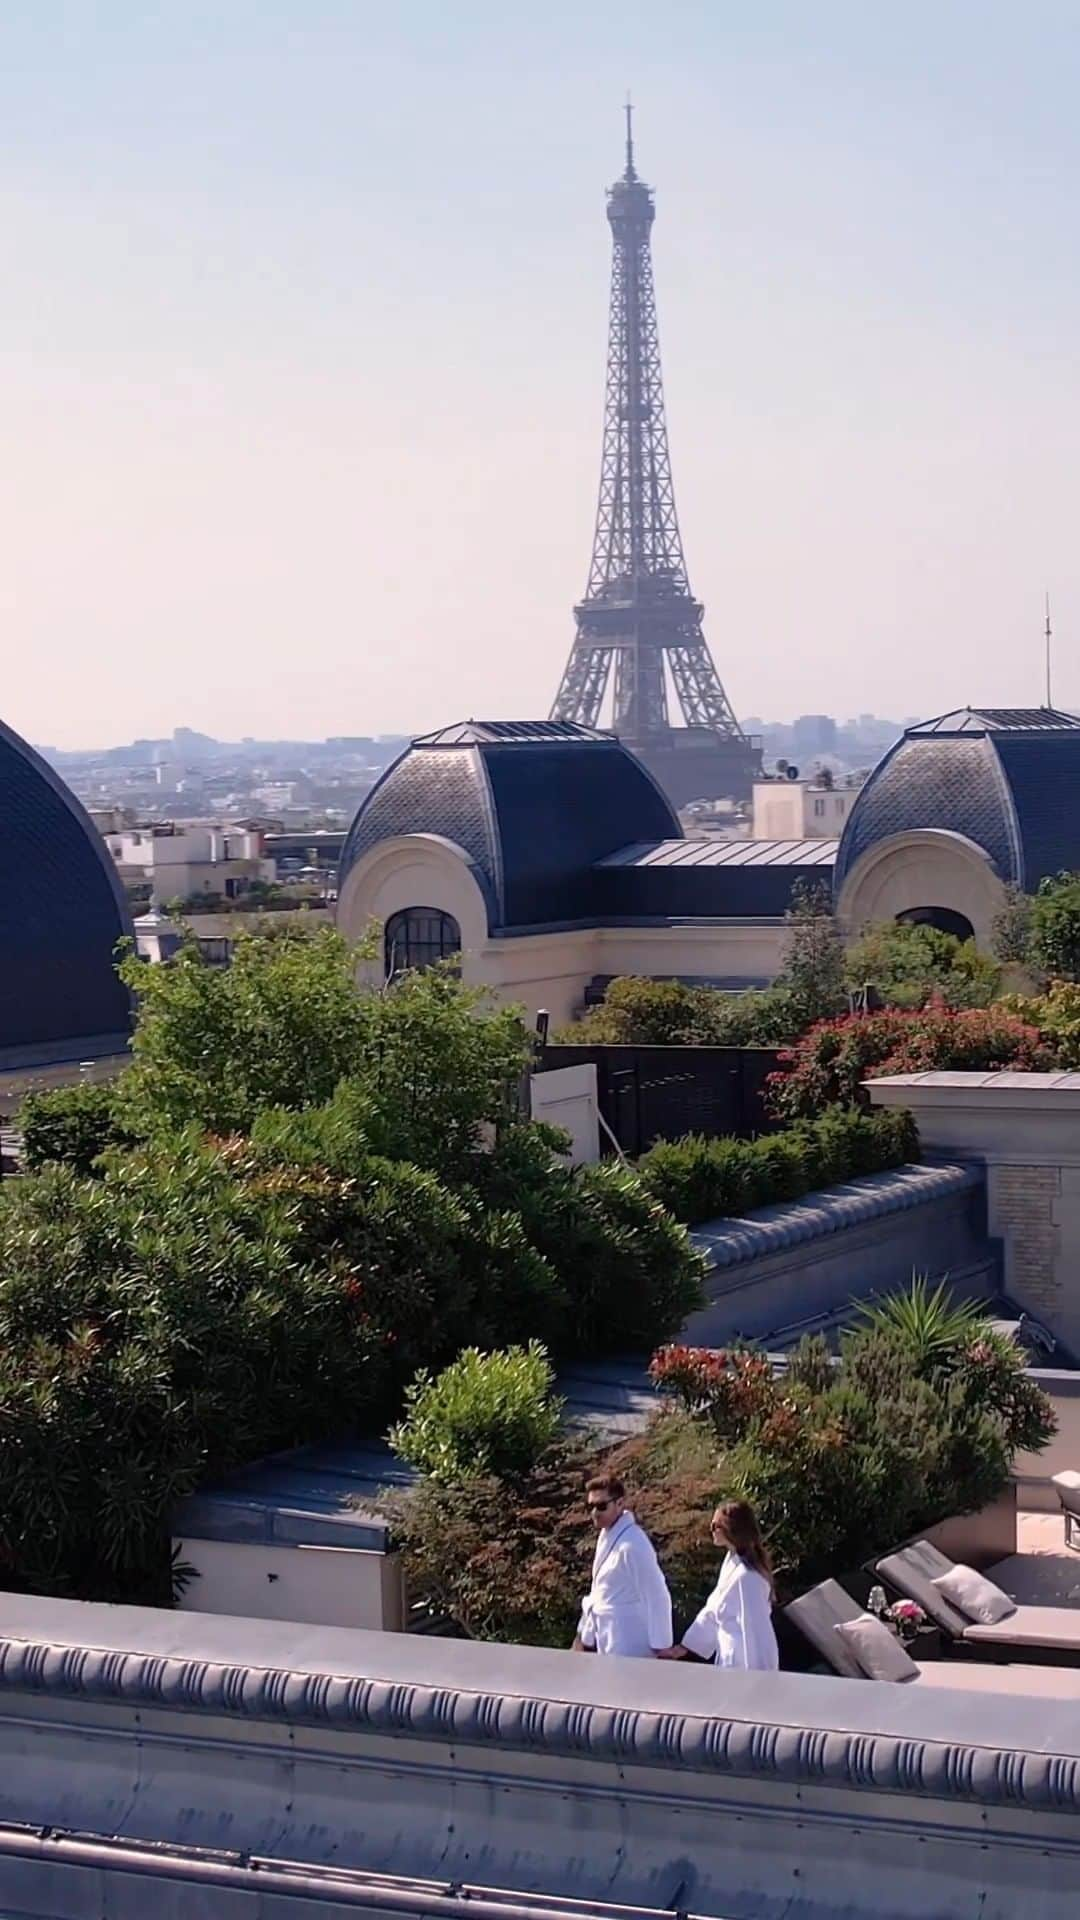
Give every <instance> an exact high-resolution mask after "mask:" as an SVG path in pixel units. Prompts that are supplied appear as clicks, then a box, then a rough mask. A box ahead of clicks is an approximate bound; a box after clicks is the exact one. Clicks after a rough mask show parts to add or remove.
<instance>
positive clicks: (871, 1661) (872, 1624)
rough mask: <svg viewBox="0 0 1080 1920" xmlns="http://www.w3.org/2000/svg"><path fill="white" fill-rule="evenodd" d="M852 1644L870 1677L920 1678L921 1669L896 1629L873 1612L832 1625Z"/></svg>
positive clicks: (856, 1656)
mask: <svg viewBox="0 0 1080 1920" xmlns="http://www.w3.org/2000/svg"><path fill="white" fill-rule="evenodd" d="M833 1630H834V1632H835V1633H836V1634H837V1635H838V1637H839V1638H840V1639H841V1640H843V1641H844V1642H845V1644H846V1645H847V1646H849V1647H850V1648H851V1651H852V1653H853V1654H854V1655H855V1658H856V1660H857V1661H858V1663H859V1666H860V1667H861V1669H862V1671H863V1673H864V1674H865V1676H866V1678H867V1679H868V1680H917V1679H918V1677H919V1669H918V1667H917V1666H916V1665H915V1662H914V1660H913V1659H912V1658H911V1655H910V1654H909V1653H908V1652H906V1651H905V1649H904V1648H903V1647H902V1646H901V1645H900V1642H899V1640H898V1639H897V1638H896V1635H895V1634H894V1633H890V1632H889V1629H888V1627H886V1626H885V1625H883V1623H882V1622H881V1621H880V1620H875V1618H874V1616H873V1614H872V1613H860V1614H859V1616H858V1619H856V1620H841V1621H838V1623H837V1625H836V1627H835V1628H834V1629H833Z"/></svg>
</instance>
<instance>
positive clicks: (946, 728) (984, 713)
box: [905, 707, 1080, 734]
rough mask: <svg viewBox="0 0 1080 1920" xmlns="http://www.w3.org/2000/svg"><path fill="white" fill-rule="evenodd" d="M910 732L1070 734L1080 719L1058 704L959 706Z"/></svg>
mask: <svg viewBox="0 0 1080 1920" xmlns="http://www.w3.org/2000/svg"><path fill="white" fill-rule="evenodd" d="M905 731H906V732H907V733H908V734H926V733H944V734H947V733H1068V732H1077V731H1080V719H1078V718H1077V716H1076V715H1075V714H1073V713H1063V712H1062V711H1061V710H1060V709H1059V708H1057V707H955V708H954V709H953V711H952V712H951V713H942V714H939V715H938V717H937V719H936V720H923V721H921V722H920V723H919V725H918V726H916V727H908V728H906V729H905Z"/></svg>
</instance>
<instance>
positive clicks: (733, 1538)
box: [713, 1500, 773, 1592]
mask: <svg viewBox="0 0 1080 1920" xmlns="http://www.w3.org/2000/svg"><path fill="white" fill-rule="evenodd" d="M713 1517H714V1519H716V1520H719V1522H720V1525H721V1526H722V1527H723V1529H724V1532H725V1534H726V1535H727V1537H728V1539H729V1540H730V1542H731V1546H732V1549H733V1551H734V1552H735V1553H737V1554H738V1556H739V1559H740V1560H745V1561H746V1564H747V1566H748V1567H753V1569H754V1572H755V1573H760V1575H761V1577H762V1579H763V1580H767V1581H768V1583H769V1590H770V1592H771V1591H772V1587H773V1570H772V1561H771V1560H770V1559H769V1549H768V1547H767V1546H766V1545H765V1542H764V1540H763V1539H762V1537H761V1528H760V1527H759V1526H758V1523H757V1514H756V1513H755V1512H754V1509H753V1507H752V1506H751V1505H750V1503H749V1501H748V1500H725V1501H724V1502H723V1504H722V1505H721V1506H719V1507H717V1509H716V1513H715V1515H714V1516H713Z"/></svg>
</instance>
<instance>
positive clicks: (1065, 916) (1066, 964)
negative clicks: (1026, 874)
mask: <svg viewBox="0 0 1080 1920" xmlns="http://www.w3.org/2000/svg"><path fill="white" fill-rule="evenodd" d="M1027 945H1028V950H1027V956H1026V957H1027V959H1028V960H1029V961H1030V964H1031V965H1032V966H1033V967H1034V968H1035V969H1036V970H1037V971H1038V972H1039V973H1042V974H1045V975H1048V976H1049V977H1050V978H1051V979H1054V980H1069V981H1073V980H1080V873H1058V874H1054V875H1050V874H1048V875H1046V876H1045V877H1044V878H1043V879H1042V880H1040V882H1039V887H1038V891H1037V892H1036V894H1035V897H1034V899H1033V900H1032V901H1031V902H1030V911H1029V917H1028V928H1027Z"/></svg>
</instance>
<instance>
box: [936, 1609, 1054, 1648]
mask: <svg viewBox="0 0 1080 1920" xmlns="http://www.w3.org/2000/svg"><path fill="white" fill-rule="evenodd" d="M964 1639H965V1640H970V1641H972V1643H981V1642H983V1641H985V1642H987V1643H988V1644H993V1645H994V1646H997V1647H1004V1646H1007V1647H1060V1648H1061V1650H1062V1652H1063V1653H1080V1607H1017V1609H1016V1612H1015V1613H1010V1614H1009V1616H1008V1618H1007V1619H1005V1620H995V1621H994V1622H993V1624H992V1625H989V1626H987V1625H983V1624H982V1623H979V1624H978V1625H976V1624H975V1623H974V1622H973V1623H972V1624H971V1626H969V1627H967V1628H965V1631H964Z"/></svg>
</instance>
